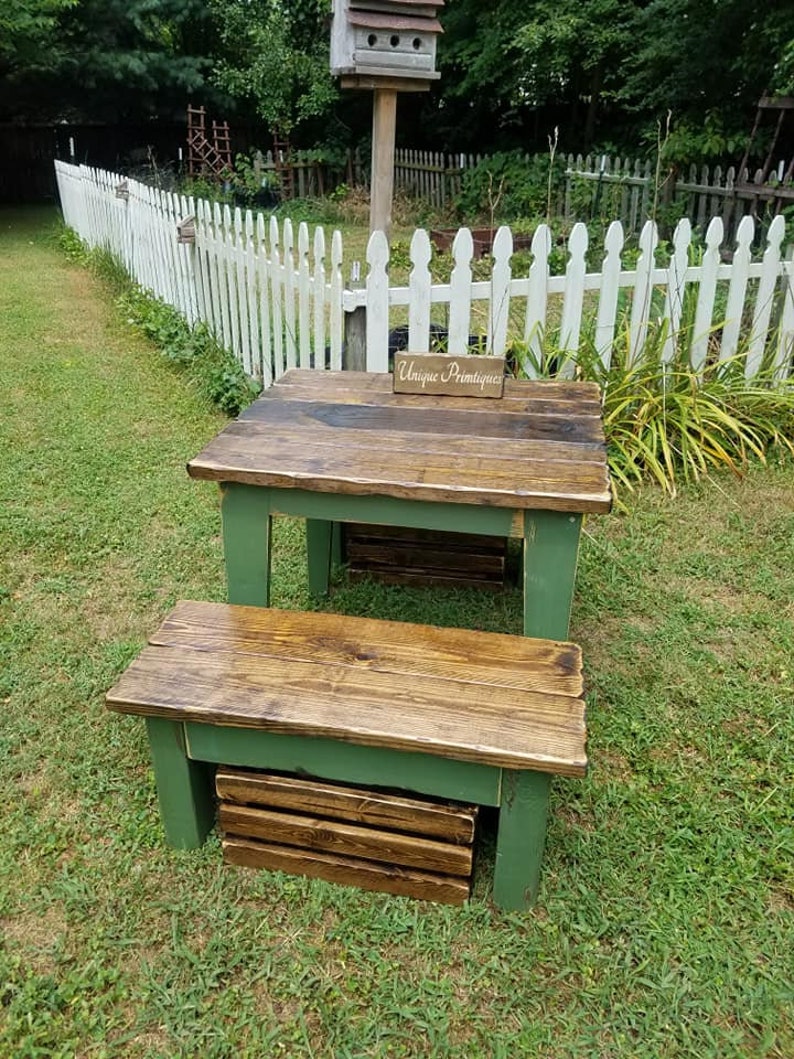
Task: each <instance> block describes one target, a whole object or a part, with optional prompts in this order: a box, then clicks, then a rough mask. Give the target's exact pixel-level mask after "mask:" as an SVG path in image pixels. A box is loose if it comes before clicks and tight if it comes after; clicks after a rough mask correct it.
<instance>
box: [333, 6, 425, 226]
mask: <svg viewBox="0 0 794 1059" xmlns="http://www.w3.org/2000/svg"><path fill="white" fill-rule="evenodd" d="M443 5H444V0H334V6H333V20H332V23H331V73H332V74H335V75H337V76H339V77H340V78H341V85H342V87H343V88H364V89H370V90H372V91H373V92H374V98H373V112H372V177H371V193H370V194H371V198H370V231H376V230H380V231H384V232H385V233H386V236H387V237H388V235H389V231H390V228H391V205H392V197H393V193H394V143H395V133H396V127H397V93H398V92H423V91H427V90H428V89H429V88H430V83H431V82H432V81H435V80H438V78H439V76H440V75H439V74H438V72H437V71H436V68H435V66H436V39H437V37H438V34H439V33H441V32H442V30H441V25H440V23H439V22H438V19H437V18H436V15H437V12H438V8H440V7H443Z"/></svg>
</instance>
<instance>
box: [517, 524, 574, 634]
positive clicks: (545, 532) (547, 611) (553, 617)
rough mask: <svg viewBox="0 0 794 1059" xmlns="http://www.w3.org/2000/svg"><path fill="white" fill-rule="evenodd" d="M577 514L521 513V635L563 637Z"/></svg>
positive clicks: (571, 582)
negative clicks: (522, 586) (522, 590)
mask: <svg viewBox="0 0 794 1059" xmlns="http://www.w3.org/2000/svg"><path fill="white" fill-rule="evenodd" d="M581 524H582V516H581V515H570V514H566V513H564V512H558V511H526V512H525V513H524V635H525V636H539V637H542V638H545V639H548V640H567V639H568V635H569V634H568V625H569V622H570V618H571V600H572V599H573V587H574V582H575V580H576V560H577V557H578V554H579V532H580V529H581Z"/></svg>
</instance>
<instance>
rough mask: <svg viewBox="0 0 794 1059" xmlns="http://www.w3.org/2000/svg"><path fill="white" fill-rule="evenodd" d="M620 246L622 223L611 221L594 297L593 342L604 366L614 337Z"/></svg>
mask: <svg viewBox="0 0 794 1059" xmlns="http://www.w3.org/2000/svg"><path fill="white" fill-rule="evenodd" d="M622 249H623V226H622V225H621V223H620V221H613V222H612V223H611V224H610V226H609V228H608V229H607V234H606V237H605V238H604V251H605V255H604V263H603V266H602V269H601V293H600V296H599V299H598V316H597V318H596V329H595V346H596V351H597V353H598V356H599V357H600V359H601V363H602V364H603V365H604V368H605V369H608V368H609V365H610V363H611V362H612V345H613V343H614V340H615V322H616V318H617V311H618V294H619V290H620V287H619V282H620V268H621V261H620V254H621V251H622Z"/></svg>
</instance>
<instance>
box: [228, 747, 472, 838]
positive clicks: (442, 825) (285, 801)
mask: <svg viewBox="0 0 794 1059" xmlns="http://www.w3.org/2000/svg"><path fill="white" fill-rule="evenodd" d="M215 789H216V792H217V794H218V797H219V798H220V799H222V800H224V801H227V802H234V803H237V804H239V805H259V806H269V807H271V808H276V809H278V808H281V809H291V810H293V811H294V812H302V813H311V814H315V815H317V816H327V817H331V818H333V819H338V820H346V821H348V822H349V823H359V824H369V825H371V826H373V827H380V828H386V829H389V830H393V831H407V832H410V833H411V834H415V835H425V836H426V837H428V838H431V837H435V838H443V839H445V840H446V841H447V842H455V843H458V844H460V845H471V844H472V842H473V841H474V831H475V827H476V823H477V815H478V807H477V806H476V805H467V806H462V805H453V804H451V803H444V802H437V801H430V800H429V799H426V798H425V799H419V798H406V797H404V796H403V795H398V794H393V793H391V792H389V791H379V790H373V789H372V788H363V787H349V786H342V785H340V784H333V783H323V782H322V781H320V780H315V779H308V778H306V777H303V776H300V777H298V776H283V775H277V774H275V773H267V772H251V771H243V770H240V769H230V768H226V767H223V766H221V767H220V768H219V769H218V770H217V772H216V774H215Z"/></svg>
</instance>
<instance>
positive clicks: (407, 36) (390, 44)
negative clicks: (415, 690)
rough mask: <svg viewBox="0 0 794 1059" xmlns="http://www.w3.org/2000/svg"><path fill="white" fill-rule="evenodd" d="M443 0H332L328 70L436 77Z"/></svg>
mask: <svg viewBox="0 0 794 1059" xmlns="http://www.w3.org/2000/svg"><path fill="white" fill-rule="evenodd" d="M443 6H444V0H334V8H333V21H332V25H331V73H332V74H336V75H356V76H363V77H388V78H400V77H403V78H410V79H412V80H414V81H417V80H419V81H435V80H437V78H438V77H439V76H440V75H439V74H438V72H437V71H436V38H437V37H438V35H439V33H441V32H443V31H442V29H441V24H440V23H439V21H438V19H437V18H436V15H437V12H438V8H440V7H443Z"/></svg>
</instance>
